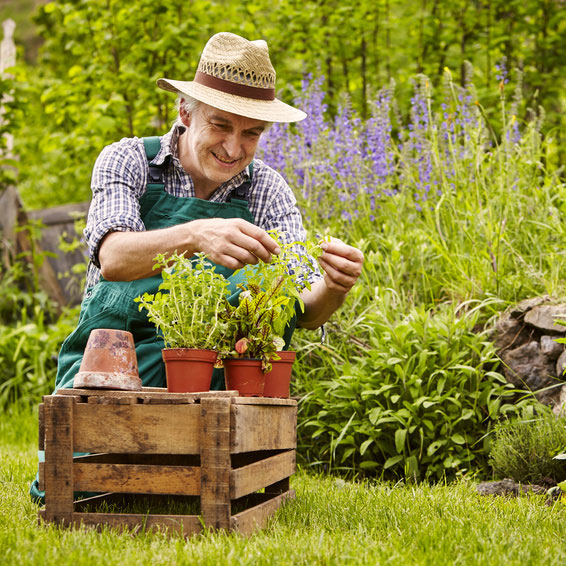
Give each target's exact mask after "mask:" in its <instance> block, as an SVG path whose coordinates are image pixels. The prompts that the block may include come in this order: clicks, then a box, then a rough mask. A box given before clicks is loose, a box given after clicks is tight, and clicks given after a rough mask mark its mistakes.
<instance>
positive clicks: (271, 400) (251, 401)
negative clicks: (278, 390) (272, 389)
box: [233, 396, 297, 407]
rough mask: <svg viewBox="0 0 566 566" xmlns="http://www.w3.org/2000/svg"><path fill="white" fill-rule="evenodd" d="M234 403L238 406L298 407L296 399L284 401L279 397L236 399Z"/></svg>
mask: <svg viewBox="0 0 566 566" xmlns="http://www.w3.org/2000/svg"><path fill="white" fill-rule="evenodd" d="M233 403H235V404H237V405H269V406H273V405H284V406H286V407H294V406H296V405H297V401H296V400H295V399H283V398H279V397H237V396H236V397H234V400H233Z"/></svg>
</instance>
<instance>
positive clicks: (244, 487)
mask: <svg viewBox="0 0 566 566" xmlns="http://www.w3.org/2000/svg"><path fill="white" fill-rule="evenodd" d="M295 464H296V455H295V451H294V450H289V451H287V452H282V453H281V454H277V455H275V456H271V458H266V459H265V460H260V461H259V462H254V463H253V464H249V465H248V466H244V467H243V468H238V469H237V470H232V471H231V472H230V498H231V499H237V498H238V497H242V496H244V495H247V494H248V493H253V492H254V491H258V490H259V489H262V488H264V487H265V486H267V485H272V484H274V483H276V482H278V481H280V480H282V479H284V478H288V477H289V476H291V475H293V474H294V473H295Z"/></svg>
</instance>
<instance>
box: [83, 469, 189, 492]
mask: <svg viewBox="0 0 566 566" xmlns="http://www.w3.org/2000/svg"><path fill="white" fill-rule="evenodd" d="M73 481H74V484H75V490H77V491H95V492H96V491H110V492H121V493H149V494H154V493H159V494H166V495H200V468H198V467H192V466H148V465H139V464H92V463H87V464H82V463H81V464H77V463H75V464H74V465H73Z"/></svg>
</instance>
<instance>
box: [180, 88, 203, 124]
mask: <svg viewBox="0 0 566 566" xmlns="http://www.w3.org/2000/svg"><path fill="white" fill-rule="evenodd" d="M201 104H202V102H201V101H200V100H197V99H196V98H193V97H192V96H189V95H188V94H180V95H179V96H178V97H177V104H176V108H177V112H179V110H180V109H181V108H183V110H184V111H185V112H186V113H187V114H189V115H190V114H192V113H193V112H196V110H197V109H198V107H199V106H200V105H201ZM177 123H179V124H180V123H181V117H180V116H177Z"/></svg>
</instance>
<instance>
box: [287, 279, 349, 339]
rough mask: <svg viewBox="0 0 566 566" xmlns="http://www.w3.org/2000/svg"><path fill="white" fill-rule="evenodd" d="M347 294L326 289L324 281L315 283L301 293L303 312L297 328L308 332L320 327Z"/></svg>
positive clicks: (340, 304) (339, 305)
mask: <svg viewBox="0 0 566 566" xmlns="http://www.w3.org/2000/svg"><path fill="white" fill-rule="evenodd" d="M347 294H348V293H347V292H343V291H338V290H333V289H330V288H328V286H327V285H326V282H325V280H324V279H320V280H318V281H316V282H315V283H313V284H312V285H311V289H310V290H308V289H305V290H304V291H303V292H302V293H301V299H302V300H303V302H304V305H305V310H304V312H303V313H300V314H299V316H298V319H297V324H298V326H301V327H303V328H308V329H310V330H313V329H315V328H318V327H319V326H322V325H323V324H324V323H325V322H326V321H327V320H328V319H329V318H330V317H331V316H332V314H334V312H335V311H336V310H338V309H339V308H340V307H341V306H342V304H343V303H344V300H345V298H346V295H347Z"/></svg>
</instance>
